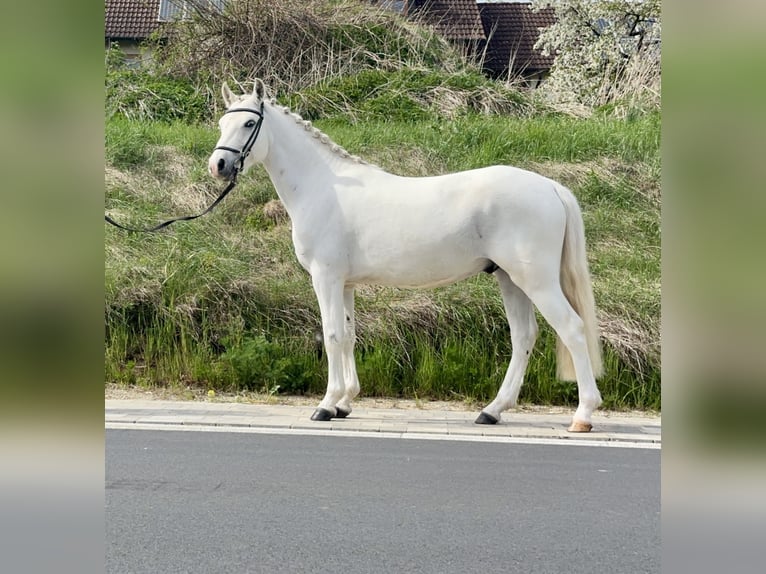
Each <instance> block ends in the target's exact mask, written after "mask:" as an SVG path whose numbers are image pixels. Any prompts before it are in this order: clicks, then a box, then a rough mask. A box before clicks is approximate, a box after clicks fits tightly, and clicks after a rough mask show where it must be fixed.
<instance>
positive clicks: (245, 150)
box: [104, 101, 263, 233]
mask: <svg viewBox="0 0 766 574" xmlns="http://www.w3.org/2000/svg"><path fill="white" fill-rule="evenodd" d="M234 112H249V113H251V114H255V115H256V116H258V121H256V123H255V125H254V126H253V131H252V132H250V136H249V137H248V138H247V141H246V142H245V145H244V146H243V147H242V149H235V148H232V147H227V146H222V145H221V146H216V147H215V148H213V151H215V150H217V149H222V150H226V151H231V152H234V153H237V154H239V159H238V161H239V166H236V165H235V166H234V174H233V175H232V176H231V179H230V180H229V185H227V186H226V189H224V190H223V191H222V192H221V193H220V195H219V196H218V197H217V198H216V200H215V201H214V202H213V203H212V204H211V205H210V207H208V208H207V209H206V210H205V211H203V212H202V213H198V214H197V215H186V216H183V217H174V218H173V219H168V220H167V221H163V222H162V223H160V224H159V225H155V226H154V227H150V228H146V229H139V228H135V227H128V226H126V225H121V224H119V223H117V222H116V221H115V220H114V219H112V218H111V217H109V216H108V215H106V214H105V215H104V219H105V220H106V222H107V223H111V224H112V225H114V226H115V227H119V228H120V229H124V230H125V231H134V232H138V231H140V232H142V233H151V232H154V231H159V230H160V229H163V228H165V227H167V226H168V225H170V224H171V223H175V222H176V221H189V220H191V219H197V218H198V217H202V216H203V215H205V214H206V213H210V212H211V211H212V210H213V208H214V207H215V206H216V205H218V204H219V203H221V201H222V200H223V198H224V197H226V196H227V195H228V194H229V192H230V191H231V190H232V189H234V186H235V185H237V175H238V174H239V172H240V171H242V170H243V169H244V167H245V159H247V156H248V155H250V150H252V149H253V145H254V144H255V140H256V139H257V138H258V134H259V133H261V126H262V125H263V101H261V109H260V110H254V109H252V108H231V109H230V110H226V112H224V114H231V113H234Z"/></svg>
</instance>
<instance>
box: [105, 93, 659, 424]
mask: <svg viewBox="0 0 766 574" xmlns="http://www.w3.org/2000/svg"><path fill="white" fill-rule="evenodd" d="M293 103H294V104H295V102H293ZM296 107H297V108H300V106H297V105H296ZM315 123H316V125H317V126H318V127H319V128H320V129H322V130H323V131H325V132H326V133H327V134H328V135H330V136H331V138H332V139H333V140H335V141H336V142H337V143H339V144H340V145H342V146H344V147H345V148H346V149H348V150H349V151H351V152H352V153H355V154H358V155H361V156H362V157H364V158H365V159H366V160H368V161H370V162H373V163H377V164H378V165H380V166H382V167H383V168H384V169H387V170H389V171H392V172H396V173H400V174H405V175H427V174H428V175H433V174H439V173H448V172H453V171H457V170H462V169H468V168H474V167H480V166H485V165H491V164H496V163H507V164H514V165H518V166H521V167H526V168H530V169H533V170H536V171H539V172H541V173H544V174H546V175H549V176H552V177H554V178H555V179H558V180H559V181H561V182H562V183H564V184H566V185H567V186H569V187H570V188H572V189H573V191H574V192H575V194H576V195H577V197H578V198H579V200H580V203H581V206H582V208H583V212H584V217H585V225H586V230H587V238H588V242H589V259H590V265H591V273H592V275H593V280H594V290H595V295H596V301H597V305H598V308H599V319H600V322H601V325H602V329H603V337H604V342H605V359H606V360H605V366H606V375H605V376H604V378H603V379H602V380H601V381H600V383H599V386H600V388H601V391H602V394H603V396H604V399H605V405H604V406H605V407H608V408H648V409H659V408H660V368H659V366H660V357H659V317H660V158H659V131H660V121H659V115H657V114H649V115H641V116H640V117H634V118H630V119H627V120H622V119H616V118H614V117H610V116H608V115H603V116H600V115H598V114H596V115H594V116H593V117H591V118H589V119H575V118H571V117H567V116H562V115H555V114H548V115H538V116H534V115H532V116H529V115H524V114H522V115H517V116H515V117H514V116H507V115H492V116H486V115H479V114H474V113H468V114H460V115H458V116H457V117H454V118H447V117H440V116H438V115H429V116H427V117H423V118H421V119H418V120H417V121H407V120H405V119H383V118H380V117H375V116H374V115H373V116H372V117H370V118H367V119H365V118H361V119H359V118H357V119H356V120H355V121H351V120H349V119H348V118H347V117H343V116H338V117H336V118H335V119H328V120H318V121H316V122H315ZM216 138H217V134H216V131H215V129H214V128H213V127H211V126H210V125H205V124H198V125H188V124H184V123H162V122H150V121H130V120H126V119H124V118H120V117H119V116H115V117H112V118H110V119H108V120H107V126H106V157H107V166H106V190H107V207H108V211H109V213H111V214H112V215H113V216H114V217H116V218H119V219H120V220H121V221H128V222H132V223H133V224H137V225H140V224H150V223H154V222H157V221H159V220H162V219H164V218H166V217H168V216H171V215H176V214H186V213H192V212H197V211H199V210H201V209H203V208H204V207H205V206H206V205H207V203H209V201H210V199H211V195H212V194H213V193H214V192H215V190H216V188H217V184H215V183H214V182H212V181H210V178H209V176H208V175H207V173H206V158H207V156H208V155H209V153H210V151H211V149H212V147H213V145H214V142H215V140H216ZM275 198H276V195H275V192H274V191H273V188H272V186H271V183H270V181H269V180H268V177H267V175H266V174H265V172H264V171H263V170H262V168H258V169H256V170H255V171H254V172H252V173H251V174H248V175H247V176H245V177H242V178H240V183H239V185H238V187H237V188H236V190H235V191H234V192H233V193H232V195H230V196H229V198H227V199H226V201H225V202H224V203H223V204H222V205H221V206H219V208H218V209H217V210H216V211H215V212H213V213H212V214H211V215H209V216H206V217H205V218H202V219H199V220H196V221H193V222H182V223H178V224H176V225H174V226H172V227H171V228H170V229H168V230H167V231H166V232H163V233H159V234H154V235H141V234H132V235H130V234H125V233H123V232H121V231H118V230H115V229H112V228H111V227H107V229H106V232H105V233H106V314H105V318H106V343H105V351H106V352H105V371H106V372H105V378H106V381H107V382H117V383H124V384H139V385H169V386H179V385H180V386H185V385H195V386H202V387H203V388H212V389H219V390H228V391H236V390H245V389H247V390H255V391H261V392H267V393H274V392H280V393H301V394H311V393H321V392H323V391H324V386H325V376H326V363H325V359H324V357H323V356H321V354H320V352H319V349H318V348H317V344H316V339H315V337H316V334H317V333H318V331H319V326H320V321H319V313H318V308H317V304H316V300H315V298H314V295H313V292H312V291H311V286H310V281H309V277H308V275H307V274H306V273H305V272H304V271H303V270H302V269H301V268H300V266H299V265H298V263H297V261H296V259H295V256H294V255H293V252H292V244H291V240H290V231H289V221H287V220H285V219H284V218H283V217H282V216H281V215H280V212H279V210H275V209H274V204H273V203H272V200H274V199H275ZM357 316H358V328H357V331H358V337H359V340H358V344H357V362H358V371H359V376H360V380H361V382H362V393H363V395H366V396H374V395H379V396H401V397H418V398H421V399H428V398H462V399H468V400H476V401H478V402H484V401H487V400H488V399H491V398H492V397H493V396H494V394H495V393H496V391H497V388H498V386H499V384H500V381H501V380H502V377H503V374H504V372H505V369H506V368H507V363H508V360H509V357H510V353H511V348H510V338H509V336H508V328H507V323H506V321H505V317H504V314H503V309H502V303H501V299H500V295H499V291H498V289H497V286H496V284H495V281H494V279H493V278H492V277H490V276H487V275H484V274H482V275H480V276H476V277H474V278H472V279H469V280H467V281H464V282H462V283H460V284H457V285H454V286H450V287H445V288H440V289H436V290H433V291H407V290H398V289H389V288H379V287H372V286H370V287H368V286H363V287H360V288H359V289H358V291H357ZM539 321H540V325H541V327H542V330H541V334H540V337H539V339H538V343H537V346H536V348H535V353H534V356H533V358H532V360H531V362H530V365H529V369H528V372H527V377H526V381H525V384H524V387H523V388H522V391H521V397H520V399H521V401H523V402H531V403H544V404H574V403H576V399H577V393H576V387H575V384H574V383H563V382H560V381H557V380H556V379H555V364H554V353H553V350H554V345H555V341H554V337H553V334H552V332H551V331H550V329H549V328H548V327H547V324H545V322H544V320H542V319H541V318H539Z"/></svg>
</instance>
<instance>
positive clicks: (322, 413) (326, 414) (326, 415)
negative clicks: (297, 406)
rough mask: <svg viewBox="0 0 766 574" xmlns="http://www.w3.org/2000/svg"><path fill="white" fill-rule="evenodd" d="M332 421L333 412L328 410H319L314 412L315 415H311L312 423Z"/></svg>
mask: <svg viewBox="0 0 766 574" xmlns="http://www.w3.org/2000/svg"><path fill="white" fill-rule="evenodd" d="M331 419H332V411H329V410H327V409H323V408H318V409H317V410H315V411H314V414H313V415H311V420H312V421H329V420H331Z"/></svg>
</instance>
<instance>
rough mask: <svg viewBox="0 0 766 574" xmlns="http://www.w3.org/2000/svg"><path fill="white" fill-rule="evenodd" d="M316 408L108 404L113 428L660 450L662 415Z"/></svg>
mask: <svg viewBox="0 0 766 574" xmlns="http://www.w3.org/2000/svg"><path fill="white" fill-rule="evenodd" d="M312 412H314V407H310V406H291V405H268V404H247V403H223V402H212V401H211V402H201V401H166V400H142V399H107V400H106V401H105V424H106V428H121V429H124V428H136V429H139V428H153V429H166V430H181V429H182V430H211V431H212V430H217V431H230V432H259V433H270V432H271V433H277V434H285V433H289V432H292V433H297V434H321V435H338V436H341V435H342V436H385V437H389V438H423V439H426V438H431V439H446V440H449V439H451V440H477V441H485V442H486V441H495V442H540V441H544V442H546V443H560V444H587V445H591V446H596V445H598V446H624V447H629V446H632V447H644V448H660V447H661V443H662V434H661V433H662V427H661V419H660V418H659V417H622V416H613V415H610V416H603V415H599V414H598V413H596V414H594V416H593V430H592V431H591V432H590V433H587V434H577V433H569V432H567V431H566V428H567V426H568V425H569V422H570V419H571V415H570V414H537V413H534V414H533V413H524V412H514V411H508V412H506V413H504V414H503V420H502V421H501V422H500V423H499V424H497V425H476V424H474V423H473V421H474V419H475V418H476V416H477V414H478V413H477V412H465V411H451V410H450V411H444V410H428V409H425V410H420V409H384V408H355V409H354V411H353V412H352V413H351V415H350V416H349V417H348V418H345V419H333V420H331V421H328V422H315V421H312V420H310V416H311V413H312Z"/></svg>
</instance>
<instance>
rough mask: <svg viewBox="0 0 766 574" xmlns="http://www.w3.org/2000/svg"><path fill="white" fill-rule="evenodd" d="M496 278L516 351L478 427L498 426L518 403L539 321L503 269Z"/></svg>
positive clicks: (478, 422) (481, 415)
mask: <svg viewBox="0 0 766 574" xmlns="http://www.w3.org/2000/svg"><path fill="white" fill-rule="evenodd" d="M495 277H496V278H497V282H498V283H499V285H500V292H501V293H502V295H503V305H504V306H505V314H506V316H507V317H508V324H509V325H510V328H511V345H512V346H513V352H512V355H511V363H510V365H509V366H508V370H507V371H506V373H505V378H504V379H503V384H502V385H501V386H500V390H499V391H498V393H497V397H495V400H494V401H492V402H491V403H490V404H489V405H487V406H486V407H485V408H484V409H483V410H482V412H481V414H480V415H479V417H478V418H477V419H476V423H477V424H495V423H496V422H498V421H499V420H500V413H502V412H503V411H504V410H506V409H509V408H511V407H512V406H514V405H515V404H516V401H517V399H518V398H519V391H520V390H521V385H522V383H523V382H524V373H525V371H526V369H527V363H528V362H529V355H530V354H531V353H532V348H533V347H534V346H535V340H536V339H537V320H536V319H535V310H534V307H533V306H532V302H531V301H530V300H529V297H527V296H526V294H525V293H524V292H523V291H522V290H521V289H519V288H518V287H517V286H516V285H515V284H514V283H513V281H511V278H510V277H508V274H507V273H506V272H505V271H503V270H502V269H498V270H497V271H495Z"/></svg>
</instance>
